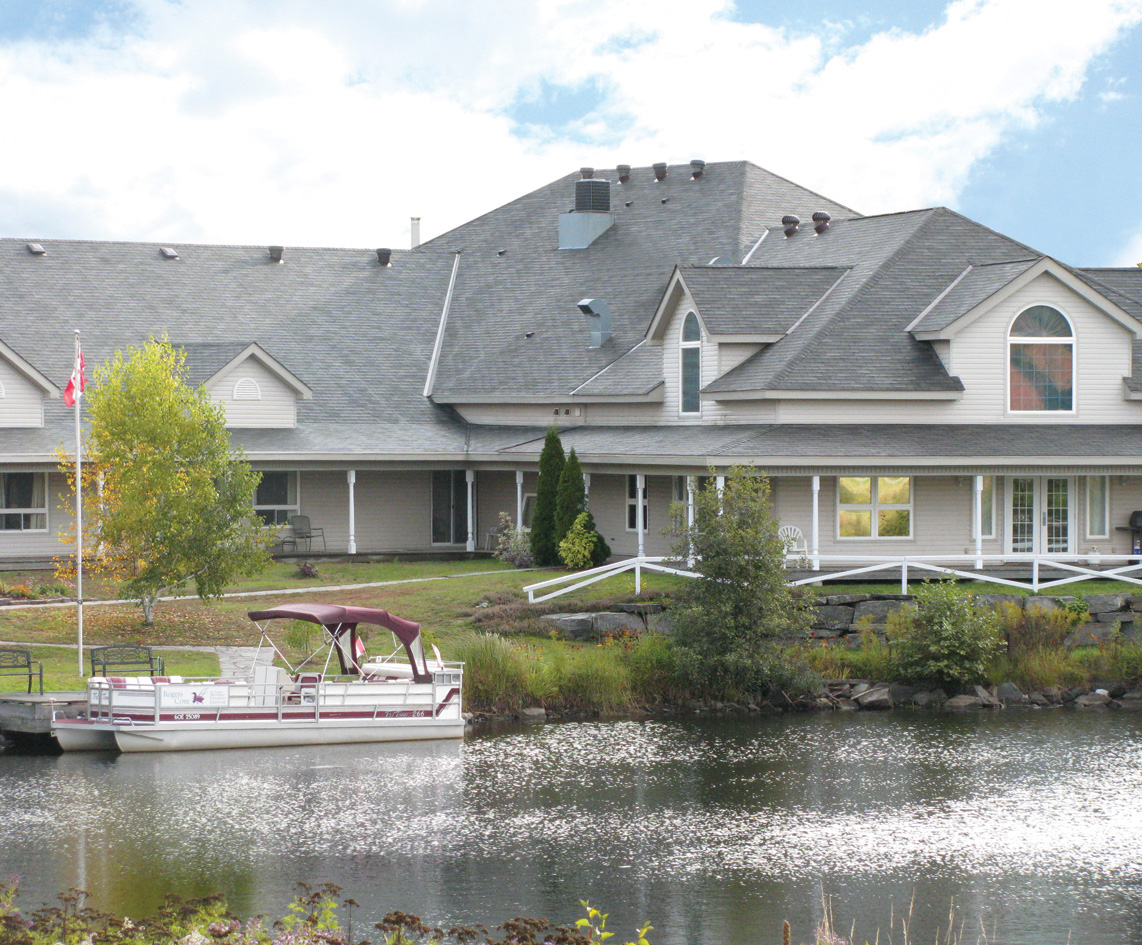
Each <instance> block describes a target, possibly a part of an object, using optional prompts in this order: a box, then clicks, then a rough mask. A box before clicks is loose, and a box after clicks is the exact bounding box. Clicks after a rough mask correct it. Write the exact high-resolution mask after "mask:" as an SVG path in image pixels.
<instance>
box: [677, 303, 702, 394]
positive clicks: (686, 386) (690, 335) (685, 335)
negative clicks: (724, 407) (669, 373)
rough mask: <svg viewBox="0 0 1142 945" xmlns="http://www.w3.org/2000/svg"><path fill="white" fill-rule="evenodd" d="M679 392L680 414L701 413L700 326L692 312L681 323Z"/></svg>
mask: <svg viewBox="0 0 1142 945" xmlns="http://www.w3.org/2000/svg"><path fill="white" fill-rule="evenodd" d="M678 347H679V352H678V353H679V358H678V360H679V362H680V364H679V371H680V385H679V387H680V390H679V395H678V403H679V407H678V410H679V412H680V413H701V412H702V395H701V393H700V391H701V388H702V326H701V325H699V324H698V316H697V315H695V314H694V313H693V312H688V313H687V314H686V320H685V321H683V322H682V337H681V340H680V341H679V342H678Z"/></svg>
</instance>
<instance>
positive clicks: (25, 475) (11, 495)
mask: <svg viewBox="0 0 1142 945" xmlns="http://www.w3.org/2000/svg"><path fill="white" fill-rule="evenodd" d="M0 503H3V508H0V529H2V530H3V531H6V532H43V531H47V528H48V476H47V473H33V472H10V473H3V474H0Z"/></svg>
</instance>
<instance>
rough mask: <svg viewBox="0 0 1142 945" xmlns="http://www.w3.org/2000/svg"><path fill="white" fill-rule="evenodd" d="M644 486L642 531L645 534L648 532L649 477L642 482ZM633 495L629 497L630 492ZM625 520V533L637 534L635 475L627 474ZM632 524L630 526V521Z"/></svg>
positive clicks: (636, 482) (636, 485)
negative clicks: (632, 492) (632, 521)
mask: <svg viewBox="0 0 1142 945" xmlns="http://www.w3.org/2000/svg"><path fill="white" fill-rule="evenodd" d="M644 482H645V485H644V486H643V489H642V531H643V534H647V533H648V532H649V531H650V477H649V476H647V477H646V479H645V480H644ZM632 490H633V491H634V495H633V496H632V495H631V491H632ZM626 498H627V518H626V526H627V531H628V532H630V533H631V534H632V535H637V534H638V476H637V475H636V474H635V473H628V474H627V496H626ZM632 519H633V520H634V524H633V525H632V524H631V520H632Z"/></svg>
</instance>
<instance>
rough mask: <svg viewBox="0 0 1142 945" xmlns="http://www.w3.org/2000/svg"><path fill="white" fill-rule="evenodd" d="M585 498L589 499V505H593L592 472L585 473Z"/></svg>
mask: <svg viewBox="0 0 1142 945" xmlns="http://www.w3.org/2000/svg"><path fill="white" fill-rule="evenodd" d="M583 498H584V499H586V500H587V507H588V508H590V505H591V474H590V473H588V472H585V473H583Z"/></svg>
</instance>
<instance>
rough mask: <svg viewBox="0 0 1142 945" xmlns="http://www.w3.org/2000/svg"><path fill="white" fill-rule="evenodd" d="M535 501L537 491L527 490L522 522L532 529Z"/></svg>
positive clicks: (524, 496) (521, 523) (524, 498)
mask: <svg viewBox="0 0 1142 945" xmlns="http://www.w3.org/2000/svg"><path fill="white" fill-rule="evenodd" d="M535 503H536V493H534V492H525V493H524V494H523V521H522V522H520V525H522V526H523V527H524V528H526V529H528V531H530V530H531V523H532V521H534V519H535Z"/></svg>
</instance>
